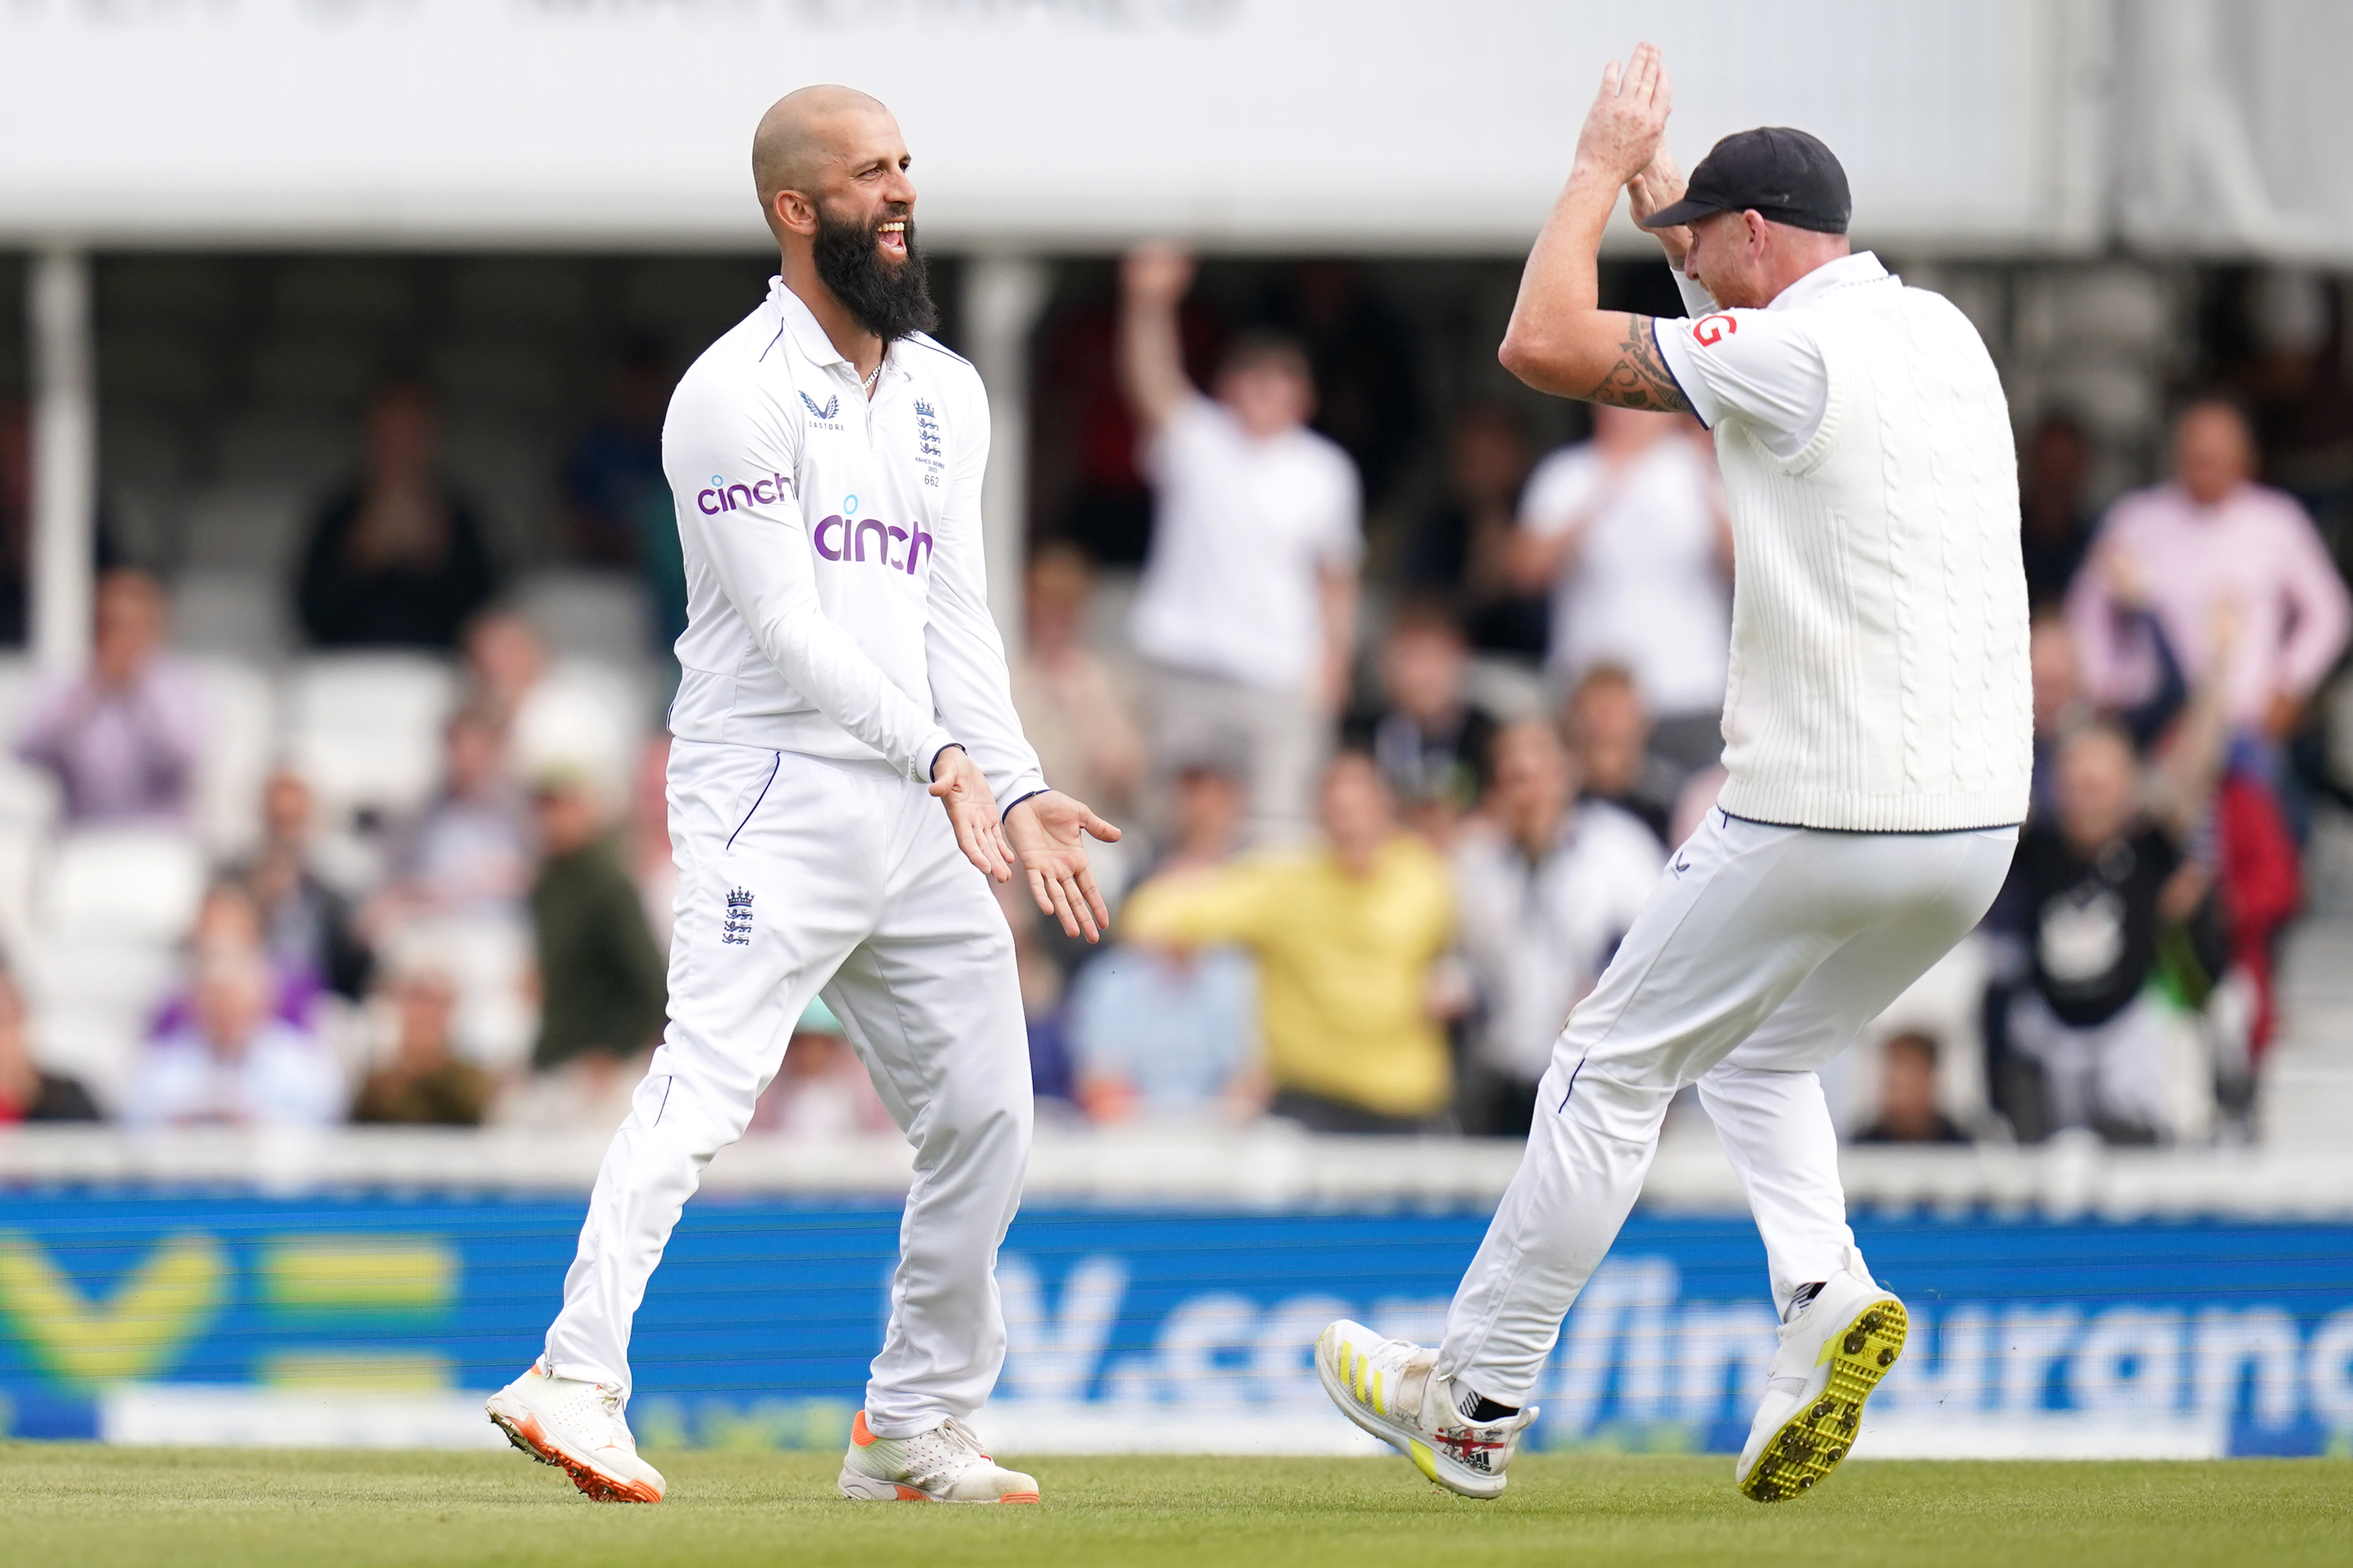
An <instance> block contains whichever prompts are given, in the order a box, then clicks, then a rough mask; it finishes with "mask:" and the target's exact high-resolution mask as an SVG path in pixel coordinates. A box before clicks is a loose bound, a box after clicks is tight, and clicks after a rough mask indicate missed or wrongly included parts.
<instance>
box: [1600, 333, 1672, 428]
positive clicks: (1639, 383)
mask: <svg viewBox="0 0 2353 1568" xmlns="http://www.w3.org/2000/svg"><path fill="white" fill-rule="evenodd" d="M1585 401H1586V402H1588V403H1610V404H1615V405H1618V406H1619V407H1620V408H1651V409H1657V410H1659V411H1661V412H1663V413H1668V414H1686V413H1689V412H1690V411H1691V402H1690V400H1689V399H1688V398H1686V397H1684V396H1683V388H1681V387H1679V386H1677V385H1676V384H1675V378H1674V377H1673V376H1672V374H1669V373H1668V371H1667V365H1666V362H1665V361H1664V360H1662V359H1661V358H1660V357H1659V345H1658V341H1657V340H1656V339H1655V338H1653V337H1652V336H1651V318H1650V317H1648V316H1633V315H1630V316H1628V317H1627V318H1626V341H1625V342H1622V343H1620V344H1619V345H1618V363H1616V364H1613V365H1611V366H1610V367H1609V374H1607V375H1605V376H1603V377H1602V378H1601V379H1600V381H1599V382H1598V383H1596V384H1594V388H1593V390H1592V391H1590V392H1588V393H1587V394H1586V395H1585Z"/></svg>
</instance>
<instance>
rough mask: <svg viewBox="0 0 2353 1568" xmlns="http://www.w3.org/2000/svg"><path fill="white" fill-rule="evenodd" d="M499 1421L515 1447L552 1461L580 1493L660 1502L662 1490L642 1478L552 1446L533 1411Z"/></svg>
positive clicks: (600, 1499)
mask: <svg viewBox="0 0 2353 1568" xmlns="http://www.w3.org/2000/svg"><path fill="white" fill-rule="evenodd" d="M498 1425H499V1426H500V1427H501V1429H502V1430H504V1431H505V1433H506V1435H507V1436H508V1437H509V1438H510V1439H511V1440H512V1441H513V1443H514V1445H515V1447H518V1448H521V1449H522V1450H523V1451H524V1452H525V1453H528V1454H529V1455H531V1456H532V1458H535V1459H537V1460H538V1461H539V1462H540V1463H541V1464H543V1465H553V1466H554V1467H555V1468H557V1469H559V1470H562V1471H563V1472H564V1473H565V1475H567V1476H569V1477H571V1478H572V1484H573V1485H574V1486H575V1487H577V1488H579V1489H580V1491H581V1494H582V1495H583V1496H585V1497H586V1498H588V1499H589V1500H591V1501H595V1502H659V1501H661V1500H662V1495H661V1493H659V1492H658V1491H656V1490H654V1489H653V1488H652V1487H651V1486H649V1485H648V1484H647V1483H646V1482H644V1481H625V1480H622V1479H619V1478H617V1477H614V1476H608V1475H606V1474H604V1473H603V1472H602V1471H600V1470H595V1469H591V1468H589V1467H588V1466H586V1465H584V1464H582V1463H580V1462H579V1461H578V1460H577V1459H575V1458H572V1456H570V1455H569V1454H566V1453H565V1451H564V1450H563V1449H561V1448H559V1447H556V1446H555V1444H554V1442H553V1441H552V1440H551V1439H550V1438H549V1437H548V1436H547V1430H546V1428H545V1427H543V1426H541V1425H540V1424H539V1417H538V1416H536V1415H526V1416H524V1417H523V1418H522V1420H521V1421H519V1422H516V1423H513V1424H512V1425H510V1424H509V1423H508V1422H506V1421H504V1420H500V1421H499V1423H498Z"/></svg>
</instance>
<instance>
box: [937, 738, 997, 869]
mask: <svg viewBox="0 0 2353 1568" xmlns="http://www.w3.org/2000/svg"><path fill="white" fill-rule="evenodd" d="M931 793H932V794H933V795H935V796H937V797H938V799H939V803H940V804H941V805H943V806H945V807H946V808H947V814H948V826H951V827H953V828H955V838H956V847H957V848H959V849H961V850H963V851H964V857H965V859H967V860H969V861H971V862H972V863H973V864H974V865H976V866H977V867H979V868H980V869H981V871H982V872H983V874H985V875H987V876H988V877H991V878H994V879H996V880H997V881H1000V882H1009V881H1011V880H1013V852H1012V851H1011V850H1010V849H1008V848H1007V847H1006V844H1005V830H1004V827H1003V826H1002V825H1000V824H999V823H998V822H997V797H996V796H995V795H991V794H989V792H988V780H987V776H986V775H984V774H983V773H981V771H980V764H979V763H976V762H974V761H973V760H972V758H971V757H969V756H968V755H966V754H965V749H964V748H963V747H962V746H949V747H946V748H945V749H944V750H943V751H942V752H940V754H939V756H938V757H936V758H935V759H934V761H933V763H932V788H931Z"/></svg>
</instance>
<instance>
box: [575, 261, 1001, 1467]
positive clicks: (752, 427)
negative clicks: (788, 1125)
mask: <svg viewBox="0 0 2353 1568" xmlns="http://www.w3.org/2000/svg"><path fill="white" fill-rule="evenodd" d="M988 435H989V431H988V405H987V398H986V395H984V393H983V391H982V388H981V384H980V379H979V376H978V375H977V374H976V373H975V372H974V370H973V368H972V366H971V365H969V364H968V363H965V361H963V360H962V359H959V358H957V357H956V356H955V355H954V354H952V353H948V352H947V351H946V350H945V349H943V348H941V347H940V346H939V345H938V344H936V343H934V342H932V341H931V340H930V339H928V338H925V337H922V336H920V335H919V336H915V337H912V338H907V339H903V340H901V341H900V342H895V343H893V344H892V346H891V348H890V350H889V352H888V353H886V355H885V356H884V359H883V363H882V368H881V374H880V377H879V379H878V381H877V383H876V385H875V389H874V393H873V396H872V398H871V401H870V400H869V398H868V396H867V394H866V391H865V389H864V388H863V387H862V386H861V385H860V381H859V377H858V374H857V373H856V371H855V370H854V369H852V368H851V366H850V364H849V362H848V361H847V360H845V359H844V358H843V357H842V356H841V355H840V354H839V353H838V352H837V351H836V350H835V349H834V347H833V345H832V343H831V342H829V341H828V339H827V337H826V335H825V332H824V331H823V329H822V328H820V327H819V326H818V322H817V320H816V318H815V317H813V316H812V315H810V313H809V311H808V310H807V307H806V306H804V305H803V304H802V303H801V302H800V300H798V299H797V298H796V297H795V296H794V295H793V294H792V293H791V292H790V291H789V290H787V289H785V287H784V286H783V284H782V282H781V281H780V280H779V281H775V282H772V284H771V286H770V289H769V295H768V298H767V300H765V301H764V302H763V303H762V304H761V306H760V308H759V309H758V310H754V312H753V313H752V314H751V315H750V316H749V317H747V318H746V319H745V320H744V321H743V322H742V323H741V324H740V325H738V326H737V327H735V328H734V329H733V331H729V332H728V333H727V334H726V335H725V336H723V337H722V338H721V339H720V340H719V341H718V342H715V343H713V344H712V346H711V348H710V349H709V350H708V351H707V352H706V353H704V354H703V355H702V358H701V359H699V360H697V361H696V362H695V363H694V365H693V366H692V367H691V369H690V370H688V372H687V373H686V374H685V376H684V377H683V378H681V381H680V383H679V386H678V390H677V392H676V393H675V394H674V395H672V398H671V401H670V415H669V418H668V420H667V421H666V423H665V425H664V427H663V431H662V459H663V467H664V469H665V472H666V474H667V476H668V479H669V481H670V491H671V495H672V498H673V500H674V503H675V507H676V510H677V514H678V520H679V532H680V537H681V544H682V546H683V548H684V553H685V559H686V571H687V588H688V625H687V628H686V631H685V633H684V634H683V635H682V636H681V637H680V638H679V640H678V658H679V663H680V665H681V668H682V674H681V680H680V683H679V691H678V698H677V700H676V701H675V703H674V704H673V705H672V708H671V712H670V730H671V733H672V735H673V737H674V739H673V742H672V745H671V751H670V776H669V797H670V802H669V804H670V845H671V851H672V855H673V857H674V858H675V859H676V861H677V865H678V872H679V886H678V895H677V903H676V916H677V926H676V931H675V934H674V935H673V937H672V939H671V948H670V1025H669V1027H668V1029H667V1030H666V1031H665V1033H664V1036H663V1039H662V1043H661V1045H660V1046H659V1048H657V1049H656V1051H655V1052H654V1056H653V1061H652V1064H651V1066H650V1068H649V1070H648V1072H647V1075H646V1078H645V1080H644V1082H643V1083H641V1084H640V1085H639V1086H638V1091H637V1094H636V1097H635V1099H634V1100H633V1103H632V1106H631V1110H630V1112H629V1115H628V1119H627V1120H626V1121H624V1122H623V1123H622V1125H621V1128H620V1130H619V1131H617V1133H616V1134H615V1135H614V1138H613V1142H612V1144H611V1147H610V1149H609V1150H608V1151H607V1154H606V1157H605V1163H604V1165H603V1168H602V1169H601V1170H599V1172H598V1173H597V1176H596V1191H595V1193H594V1194H593V1195H592V1196H591V1197H590V1199H589V1205H588V1216H587V1221H586V1225H585V1226H584V1227H583V1229H582V1231H581V1236H580V1247H579V1252H578V1255H577V1257H576V1258H575V1261H574V1262H573V1265H572V1268H571V1270H570V1272H569V1273H568V1274H567V1275H566V1277H565V1286H564V1307H563V1310H562V1312H561V1313H560V1315H559V1316H558V1317H557V1319H556V1321H555V1322H554V1325H553V1326H552V1327H551V1328H550V1329H549V1331H548V1335H547V1361H548V1363H549V1364H550V1366H551V1367H552V1369H553V1370H554V1373H555V1374H556V1375H558V1376H561V1377H570V1378H582V1379H587V1380H592V1381H596V1382H601V1383H609V1384H618V1385H620V1386H621V1387H622V1388H623V1389H624V1390H627V1389H628V1386H629V1367H628V1343H629V1328H630V1322H631V1320H632V1318H633V1317H634V1316H635V1314H636V1311H637V1309H638V1303H639V1301H640V1300H642V1299H643V1297H644V1294H645V1289H646V1282H647V1279H648V1278H649V1276H650V1275H651V1273H652V1272H653V1269H654V1268H655V1266H656V1265H657V1264H658V1263H659V1261H660V1258H661V1254H662V1249H663V1247H665V1245H666V1244H667V1243H668V1241H669V1238H670V1229H671V1227H672V1226H674V1225H675V1224H676V1223H677V1221H678V1218H679V1215H680V1211H681V1207H682V1206H683V1205H684V1204H685V1202H686V1200H687V1199H688V1198H689V1197H690V1196H691V1195H692V1194H693V1193H694V1190H695V1188H696V1186H697V1184H699V1182H700V1180H701V1177H702V1169H703V1167H704V1165H706V1164H707V1163H709V1162H710V1160H711V1158H712V1155H713V1154H714V1153H716V1152H718V1151H719V1150H720V1149H721V1148H723V1147H724V1146H725V1145H726V1144H728V1143H730V1142H733V1141H734V1140H735V1139H737V1138H738V1137H740V1136H742V1134H743V1131H744V1127H745V1126H746V1125H747V1124H748V1123H749V1121H750V1120H751V1116H752V1110H753V1105H754V1101H755V1100H757V1099H758V1098H759V1095H760V1092H761V1091H762V1090H763V1089H765V1088H766V1087H767V1085H768V1082H769V1080H770V1079H773V1078H774V1077H775V1076H776V1070H777V1068H778V1065H779V1063H780V1062H781V1060H782V1058H783V1055H784V1050H785V1047H786V1042H787V1041H788V1040H789V1039H790V1037H791V1036H792V1032H793V1027H794V1025H795V1023H796V1022H797V1020H798V1019H799V1017H800V1016H801V1012H802V1009H803V1008H804V1007H806V1006H807V1004H808V1001H809V999H810V998H811V997H812V996H815V995H818V994H822V995H823V996H824V997H825V999H826V1002H827V1004H828V1005H829V1006H830V1007H831V1008H832V1009H833V1011H834V1013H835V1015H836V1016H839V1018H840V1019H841V1022H842V1026H843V1029H844V1031H845V1032H846V1033H847V1034H848V1036H849V1040H850V1043H851V1045H852V1046H853V1047H855V1048H856V1049H857V1051H858V1053H859V1055H860V1058H862V1059H863V1061H864V1063H865V1066H866V1068H867V1071H868V1073H869V1074H870V1075H871V1078H872V1079H873V1081H874V1087H875V1089H876V1090H877V1092H878V1093H879V1094H880V1095H881V1100H882V1102H883V1104H884V1105H885V1106H887V1107H888V1108H889V1110H890V1111H891V1114H892V1117H893V1118H894V1119H895V1120H896V1121H897V1122H898V1124H899V1126H900V1128H901V1129H902V1131H904V1132H905V1133H906V1134H907V1138H908V1141H909V1142H911V1143H912V1144H913V1146H914V1149H915V1180H914V1184H913V1190H912V1191H911V1192H910V1194H909V1195H908V1200H907V1208H906V1217H905V1220H904V1222H903V1224H902V1227H901V1233H900V1262H899V1267H898V1270H897V1272H896V1273H895V1274H894V1275H893V1276H892V1281H891V1289H890V1316H889V1323H888V1326H887V1328H886V1330H885V1333H884V1342H883V1346H882V1351H881V1355H880V1356H878V1357H877V1358H876V1359H875V1362H874V1364H873V1369H872V1378H871V1382H870V1384H869V1385H868V1390H867V1402H866V1414H867V1421H868V1426H869V1427H870V1429H871V1430H872V1431H874V1432H875V1433H876V1434H878V1435H880V1436H885V1437H909V1436H914V1435H916V1434H917V1433H919V1432H922V1431H924V1430H927V1429H929V1428H931V1427H933V1426H937V1425H938V1424H939V1422H940V1421H941V1420H942V1419H943V1418H944V1417H947V1416H955V1417H958V1418H962V1417H966V1416H969V1415H971V1414H972V1413H973V1411H974V1410H976V1408H978V1407H979V1405H981V1404H982V1403H983V1402H984V1401H985V1400H986V1399H987V1395H988V1393H989V1390H990V1388H991V1387H992V1386H993V1385H994V1384H995V1382H996V1379H997V1369H998V1367H999V1365H1000V1364H1001V1363H1002V1361H1003V1359H1004V1354H1005V1322H1004V1314H1003V1311H1002V1310H1001V1308H1000V1306H999V1303H998V1300H997V1285H996V1280H995V1278H994V1275H993V1269H994V1268H995V1264H996V1256H997V1244H998V1243H999V1242H1000V1241H1001V1240H1003V1238H1004V1236H1005V1231H1006V1227H1007V1226H1008V1224H1009V1223H1010V1222H1011V1220H1012V1217H1013V1212H1014V1207H1015V1205H1016V1203H1017V1201H1018V1197H1019V1194H1020V1189H1021V1180H1022V1175H1023V1173H1024V1170H1025V1168H1026V1165H1027V1161H1028V1157H1029V1130H1030V1115H1031V1098H1030V1086H1029V1044H1028V1037H1027V1031H1026V1029H1025V1026H1024V1024H1023V1021H1022V1015H1021V998H1020V992H1019V987H1018V984H1017V981H1016V978H1015V973H1014V963H1013V942H1012V937H1011V934H1010V932H1009V931H1008V928H1007V925H1006V922H1005V917H1004V915H1003V913H1002V912H1001V911H1000V910H999V909H998V907H997V901H996V898H995V896H994V895H993V894H992V892H991V891H990V889H989V884H988V881H987V879H986V878H985V877H983V876H982V874H981V873H980V872H979V871H978V870H976V869H975V868H974V867H973V866H972V865H971V863H970V862H969V861H967V860H966V859H965V857H964V855H963V853H962V851H960V850H959V849H958V848H957V847H956V843H955V834H954V832H953V830H952V829H951V827H950V826H949V823H948V821H947V817H946V814H945V812H944V810H943V809H942V807H941V805H940V803H939V802H938V801H937V800H935V799H934V798H932V796H931V795H929V794H928V793H927V792H926V787H925V786H926V784H927V782H928V780H929V779H930V777H931V769H932V765H933V761H934V758H935V757H936V756H937V755H938V753H939V752H940V751H941V749H942V748H944V747H945V746H947V745H948V744H950V743H951V742H955V743H960V744H962V745H963V746H964V747H965V750H966V751H967V752H969V753H970V754H971V756H972V758H973V760H974V761H975V762H976V763H978V764H979V765H980V767H981V769H982V771H983V772H984V773H986V774H987V778H988V783H989V787H990V789H991V790H992V792H993V793H994V794H995V795H996V797H997V803H998V804H999V805H1000V806H1007V807H1009V806H1010V805H1013V804H1014V803H1015V802H1017V801H1018V800H1019V799H1021V798H1022V797H1023V796H1025V795H1031V794H1035V793H1037V792H1038V791H1039V790H1041V789H1043V788H1044V787H1045V783H1044V780H1043V779H1042V778H1041V777H1039V771H1038V760H1037V756H1036V754H1035V753H1034V752H1032V751H1031V750H1030V749H1029V744H1028V742H1026V741H1024V740H1023V738H1022V735H1021V729H1020V724H1019V722H1018V719H1017V718H1016V717H1015V715H1014V711H1013V705H1012V699H1011V696H1010V688H1009V682H1008V676H1007V670H1006V663H1005V653H1004V649H1003V647H1002V645H1001V644H1000V643H999V641H998V639H997V630H996V626H995V624H994V623H993V622H992V621H991V620H990V618H989V616H988V609H987V587H986V584H985V582H984V579H983V571H982V558H983V557H982V542H981V528H980V480H981V472H982V469H983V468H985V467H986V465H987V457H988Z"/></svg>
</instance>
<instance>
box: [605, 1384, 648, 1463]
mask: <svg viewBox="0 0 2353 1568" xmlns="http://www.w3.org/2000/svg"><path fill="white" fill-rule="evenodd" d="M596 1400H597V1403H598V1404H600V1405H604V1407H605V1419H606V1429H605V1443H606V1446H607V1447H613V1448H627V1449H628V1451H629V1452H630V1453H632V1454H634V1453H636V1452H637V1451H638V1441H637V1439H636V1438H635V1437H632V1436H629V1424H628V1422H627V1421H625V1420H623V1419H622V1418H621V1391H620V1389H619V1388H618V1387H617V1386H616V1385H615V1384H609V1383H600V1384H597V1385H596Z"/></svg>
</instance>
